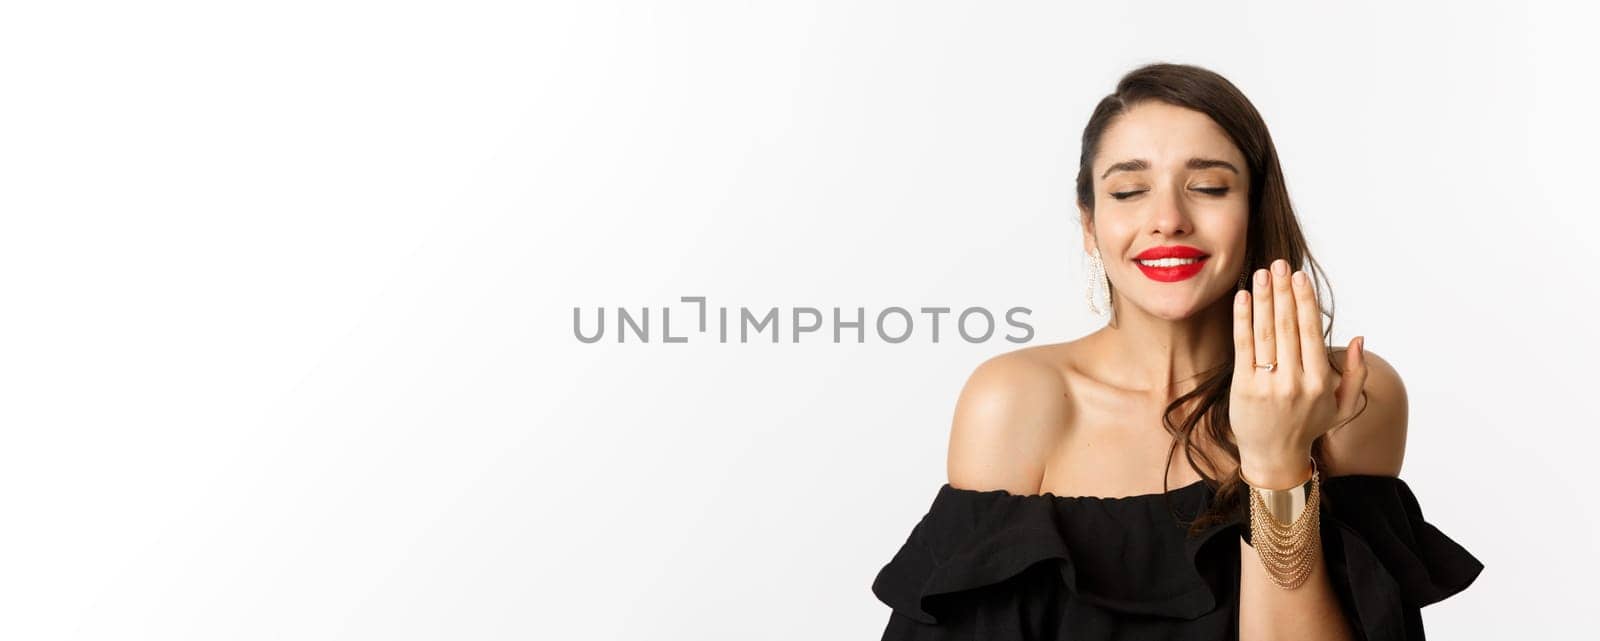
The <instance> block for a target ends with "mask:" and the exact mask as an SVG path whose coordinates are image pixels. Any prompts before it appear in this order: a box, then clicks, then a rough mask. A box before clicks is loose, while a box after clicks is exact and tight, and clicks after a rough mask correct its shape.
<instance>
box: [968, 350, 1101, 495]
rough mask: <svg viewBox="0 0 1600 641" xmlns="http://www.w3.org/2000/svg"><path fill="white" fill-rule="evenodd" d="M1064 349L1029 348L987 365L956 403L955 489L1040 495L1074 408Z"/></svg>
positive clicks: (970, 380) (974, 375)
mask: <svg viewBox="0 0 1600 641" xmlns="http://www.w3.org/2000/svg"><path fill="white" fill-rule="evenodd" d="M1056 348H1057V346H1039V347H1030V348H1025V349H1021V350H1016V351H1012V352H1007V353H1005V354H1000V355H998V356H994V357H992V358H989V359H988V360H986V361H984V362H982V363H980V364H979V365H978V366H977V368H976V369H974V370H973V372H972V374H971V375H970V376H969V377H968V378H967V382H966V385H964V386H963V387H962V389H961V394H960V396H959V397H958V398H957V400H956V409H955V418H954V420H953V422H952V424H951V428H950V452H949V460H948V474H949V476H950V485H951V486H953V487H956V488H961V489H971V490H996V489H1001V490H1007V491H1009V492H1011V493H1013V494H1035V493H1037V492H1038V490H1039V485H1040V482H1041V481H1042V480H1043V478H1044V466H1045V460H1046V456H1047V455H1048V454H1049V452H1050V449H1051V447H1052V445H1053V444H1054V443H1055V440H1056V438H1057V436H1058V435H1059V434H1060V433H1061V431H1062V428H1063V426H1064V425H1065V424H1066V422H1067V420H1068V418H1069V417H1068V414H1069V413H1070V410H1071V407H1070V405H1069V403H1068V399H1067V385H1066V382H1065V381H1064V379H1063V378H1062V374H1061V369H1060V367H1059V365H1058V364H1057V363H1055V362H1054V360H1053V359H1054V358H1056V356H1055V355H1056V354H1057V353H1058V349H1056Z"/></svg>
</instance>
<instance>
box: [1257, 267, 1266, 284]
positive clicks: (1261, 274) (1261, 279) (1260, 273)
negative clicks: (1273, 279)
mask: <svg viewBox="0 0 1600 641" xmlns="http://www.w3.org/2000/svg"><path fill="white" fill-rule="evenodd" d="M1256 285H1257V286H1259V287H1265V286H1266V285H1267V270H1265V269H1262V270H1257V271H1256Z"/></svg>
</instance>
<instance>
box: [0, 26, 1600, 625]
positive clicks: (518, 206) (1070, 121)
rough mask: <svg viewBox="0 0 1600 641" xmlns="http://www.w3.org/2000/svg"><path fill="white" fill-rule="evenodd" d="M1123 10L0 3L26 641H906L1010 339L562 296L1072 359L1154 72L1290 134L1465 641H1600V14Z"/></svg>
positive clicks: (2, 430)
mask: <svg viewBox="0 0 1600 641" xmlns="http://www.w3.org/2000/svg"><path fill="white" fill-rule="evenodd" d="M1124 4H1125V3H1093V4H1085V3H1067V2H1059V3H1054V2H1050V3H1047V2H914V3H913V2H907V3H899V4H896V3H885V2H861V1H850V2H826V3H750V2H682V3H666V2H660V3H625V4H614V3H605V2H594V1H590V2H581V3H579V2H574V3H560V4H557V3H544V4H542V5H540V6H537V7H535V6H533V4H532V3H515V2H508V3H493V4H491V3H465V2H448V3H446V2H433V3H422V2H409V3H394V2H367V3H357V2H329V1H327V0H319V1H317V2H274V3H253V4H251V5H246V4H243V3H228V4H226V5H224V4H220V3H208V2H189V3H178V2H149V3H109V2H107V3H78V2H49V3H42V2H41V3H10V4H7V5H6V6H5V8H4V9H3V12H0V216H3V228H0V287H3V289H0V305H3V308H0V310H3V311H0V349H3V352H0V372H3V373H0V435H3V442H0V637H3V638H7V639H134V638H148V639H356V638H359V639H536V638H537V639H752V638H760V639H824V638H825V639H869V638H870V639H875V638H877V636H878V635H879V634H880V633H881V630H882V626H883V623H884V622H885V620H886V619H887V616H888V613H889V610H888V608H887V607H886V606H884V605H883V604H881V603H879V602H878V601H877V600H876V599H874V598H873V595H872V594H871V593H870V591H869V586H870V583H871V581H872V579H873V577H874V575H875V574H876V572H877V571H878V569H879V568H880V567H881V566H882V565H883V564H884V563H886V562H887V561H888V560H889V558H890V556H891V555H892V554H893V552H894V551H895V549H897V548H898V546H899V545H900V544H901V543H902V542H903V541H904V539H905V536H906V534H907V533H909V531H910V529H911V527H912V526H913V525H914V524H915V522H916V520H917V519H918V518H919V517H920V516H921V515H922V513H923V512H924V511H925V510H926V508H927V507H928V503H929V501H930V500H931V499H932V497H933V493H934V491H935V490H936V489H937V487H938V486H939V485H940V484H941V483H943V482H944V480H945V477H944V454H945V447H946V437H947V435H948V429H949V420H950V413H951V410H952V408H953V404H954V401H955V397H956V393H957V391H958V390H959V389H960V386H961V384H962V383H963V382H964V381H965V379H966V376H967V375H968V374H969V373H970V372H971V370H972V368H973V367H975V366H976V365H977V364H978V363H979V362H981V361H982V360H983V359H985V358H987V357H989V356H992V355H994V354H997V353H1000V352H1003V351H1008V350H1011V349H1014V348H1016V345H1013V344H1011V343H1007V342H1005V341H1003V340H1001V339H999V338H995V339H992V340H991V341H989V342H987V343H980V344H971V343H967V342H965V341H961V340H953V337H952V335H950V334H949V333H948V331H949V330H948V328H946V334H945V335H944V336H943V337H942V339H941V342H939V343H937V344H934V343H932V342H931V341H930V340H929V336H928V334H926V333H922V332H919V333H918V334H916V338H915V339H914V340H910V341H907V342H905V343H901V344H887V343H884V342H882V341H880V340H877V339H875V338H874V337H872V336H869V337H868V338H869V340H868V341H867V342H866V343H864V344H856V343H854V342H846V343H843V344H834V343H832V342H831V338H830V337H825V336H824V337H823V339H822V340H802V342H800V343H792V342H789V340H788V339H787V338H785V340H784V341H783V342H781V343H779V344H776V345H774V344H771V343H749V344H739V343H737V342H733V343H726V344H723V343H718V342H716V341H715V340H714V338H713V337H712V336H710V335H706V336H696V337H692V338H691V339H690V340H689V342H687V343H684V344H663V343H661V342H660V340H659V337H658V340H654V341H652V342H651V343H648V344H640V343H636V342H628V343H625V344H618V343H616V342H615V341H613V340H608V341H602V342H601V343H597V344H583V343H580V342H579V341H578V340H576V339H575V338H574V335H573V332H572V309H573V308H574V307H584V308H586V309H592V308H594V307H597V306H603V307H607V308H611V309H612V310H613V313H614V310H615V308H616V307H628V308H630V309H633V310H637V309H639V308H643V307H651V308H654V310H653V313H654V314H659V308H661V307H663V306H672V307H675V314H681V315H682V316H677V317H675V318H674V321H675V326H674V334H684V333H687V332H685V331H683V330H684V329H687V328H688V323H687V318H688V317H687V312H688V310H689V309H690V308H689V307H687V306H685V305H683V304H681V303H679V302H678V299H679V297H681V296H706V297H708V299H709V302H710V304H711V305H713V306H714V307H715V306H729V307H732V308H734V309H737V308H739V307H750V308H753V309H759V310H764V309H766V308H768V307H774V306H775V307H779V308H780V309H781V310H784V311H787V310H789V309H791V308H793V307H800V306H815V307H820V308H822V309H824V310H827V309H828V308H830V307H833V306H840V307H844V308H846V309H847V310H852V309H853V308H855V307H858V306H860V307H865V308H867V310H868V313H869V314H873V313H875V312H876V311H877V310H881V309H883V308H885V307H889V306H896V305H898V306H904V307H908V308H912V309H915V308H916V307H919V306H925V305H932V306H949V307H955V308H957V309H960V308H965V307H968V306H985V307H989V308H991V309H997V310H1003V309H1005V308H1007V307H1011V306H1026V307H1029V308H1030V309H1032V310H1034V311H1033V314H1032V315H1031V317H1030V318H1029V321H1030V322H1031V323H1032V324H1033V326H1034V327H1035V329H1036V330H1037V334H1036V335H1035V336H1034V339H1033V342H1032V343H1031V344H1041V343H1045V342H1055V341H1061V340H1067V339H1070V338H1075V337H1077V336H1081V335H1082V334H1084V333H1087V332H1088V331H1091V330H1092V329H1093V328H1094V327H1096V326H1097V324H1098V323H1100V322H1103V321H1101V320H1100V319H1098V318H1096V317H1095V316H1093V315H1091V314H1090V313H1089V311H1088V310H1087V309H1086V307H1085V305H1084V303H1083V287H1084V274H1083V273H1082V269H1081V249H1080V243H1079V240H1078V234H1079V232H1078V227H1077V222H1076V220H1075V217H1074V213H1073V212H1074V210H1073V206H1072V200H1073V184H1072V180H1073V176H1074V172H1075V170H1076V162H1077V158H1078V151H1079V150H1078V146H1077V139H1078V137H1079V136H1080V135H1081V133H1082V128H1083V126H1084V123H1085V122H1086V120H1087V118H1088V115H1089V110H1090V109H1091V108H1092V106H1093V105H1094V103H1095V101H1096V100H1098V99H1099V98H1100V97H1101V96H1102V95H1104V94H1106V93H1108V92H1109V91H1111V89H1112V88H1113V86H1114V84H1115V82H1116V79H1117V78H1118V77H1119V76H1120V75H1121V74H1123V73H1125V72H1127V71H1129V70H1131V69H1133V68H1134V67H1136V66H1138V65H1140V64H1143V63H1147V62H1156V61H1167V62H1183V63H1191V64H1197V65H1201V66H1205V67H1208V68H1210V69H1213V70H1215V71H1218V72H1220V73H1222V74H1223V75H1225V76H1227V77H1228V78H1229V79H1231V80H1232V81H1233V82H1234V83H1235V84H1237V85H1238V86H1239V87H1240V88H1241V89H1242V90H1243V91H1244V92H1245V93H1246V94H1247V95H1248V96H1249V97H1250V99H1251V100H1252V101H1253V102H1254V103H1255V105H1256V106H1257V108H1258V109H1259V110H1260V111H1261V112H1262V114H1263V115H1264V117H1265V118H1266V121H1267V123H1268V125H1269V126H1270V127H1271V130H1272V135H1273V137H1274V139H1275V141H1276V143H1277V147H1278V150H1279V152H1280V153H1281V155H1282V158H1283V166H1284V170H1285V172H1286V173H1287V177H1288V180H1289V187H1290V190H1291V195H1292V197H1293V199H1294V202H1295V205H1296V206H1297V209H1298V211H1299V213H1300V215H1301V217H1302V222H1303V224H1304V226H1305V228H1306V230H1307V233H1308V234H1309V237H1310V239H1311V242H1312V243H1313V250H1314V252H1315V254H1316V256H1317V257H1318V259H1319V260H1320V261H1322V263H1323V264H1324V265H1325V266H1326V267H1327V268H1328V276H1329V278H1330V279H1331V281H1332V284H1333V288H1334V293H1335V302H1336V321H1335V336H1334V341H1335V343H1336V344H1340V345H1343V344H1345V343H1346V342H1348V341H1349V340H1350V339H1351V338H1352V337H1354V336H1357V335H1362V334H1365V335H1366V336H1368V339H1369V345H1370V347H1371V349H1372V350H1373V351H1374V352H1376V353H1378V354H1381V355H1382V356H1383V357H1384V358H1386V359H1388V360H1389V361H1390V362H1391V363H1393V364H1394V365H1395V366H1396V367H1397V368H1398V370H1399V371H1400V372H1401V375H1402V376H1403V377H1404V379H1405V381H1406V385H1407V387H1408V390H1409V394H1410V398H1411V432H1410V443H1409V447H1408V451H1407V456H1406V464H1405V471H1404V472H1403V473H1402V477H1403V478H1405V479H1406V480H1407V481H1408V482H1409V483H1410V484H1411V486H1412V487H1413V489H1414V490H1415V491H1416V492H1417V494H1418V496H1419V498H1420V500H1421V502H1422V505H1423V508H1424V510H1425V513H1426V517H1427V519H1428V521H1429V522H1431V523H1433V524H1435V525H1437V526H1438V527H1440V528H1441V529H1442V530H1443V531H1444V532H1445V533H1446V534H1448V535H1449V536H1451V537H1452V538H1454V539H1455V540H1456V541H1458V542H1460V543H1462V544H1463V545H1465V546H1466V547H1467V548H1468V549H1469V550H1470V551H1472V552H1473V553H1474V554H1475V555H1477V556H1478V557H1479V559H1480V560H1482V561H1483V562H1484V563H1485V565H1486V570H1485V571H1484V573H1483V574H1482V575H1481V576H1480V577H1479V579H1478V582H1477V583H1476V584H1474V585H1473V586H1472V587H1471V588H1470V589H1468V590H1467V591H1466V592H1463V593H1461V594H1460V595H1457V596H1455V597H1452V598H1451V599H1448V600H1446V601H1444V602H1441V603H1439V604H1437V605H1433V606H1429V607H1428V608H1427V609H1425V610H1424V611H1423V613H1424V616H1425V618H1426V621H1427V624H1428V628H1429V636H1430V637H1437V638H1440V639H1502V638H1544V639H1557V638H1578V637H1582V636H1585V635H1586V634H1587V633H1588V632H1587V631H1586V630H1585V628H1583V627H1580V626H1587V625H1588V624H1590V623H1591V622H1592V605H1591V603H1590V598H1591V597H1592V596H1593V578H1594V576H1595V575H1596V573H1597V572H1600V552H1597V549H1596V541H1597V540H1600V536H1597V535H1600V532H1597V529H1600V528H1597V520H1600V509H1597V508H1596V507H1595V506H1594V502H1593V501H1592V500H1591V499H1592V497H1593V496H1594V493H1595V489H1594V483H1595V479H1594V475H1593V474H1592V473H1591V472H1590V470H1591V469H1592V468H1591V466H1590V464H1591V462H1592V460H1593V457H1594V455H1595V445H1596V437H1595V430H1596V429H1597V428H1600V425H1597V421H1596V420H1595V419H1594V416H1595V412H1594V409H1593V407H1594V405H1593V404H1594V403H1595V402H1596V400H1597V399H1596V396H1595V394H1594V383H1595V380H1596V379H1595V375H1594V374H1593V372H1592V371H1591V365H1592V363H1593V362H1594V361H1595V360H1596V358H1597V357H1600V353H1597V351H1600V350H1597V349H1596V341H1595V337H1594V333H1593V327H1594V320H1593V316H1592V310H1593V309H1594V305H1593V302H1594V300H1595V297H1596V295H1597V293H1600V292H1597V288H1596V286H1595V284H1594V276H1595V273H1594V272H1595V265H1596V260H1597V259H1600V251H1597V241H1596V238H1597V236H1600V211H1597V210H1600V208H1597V207H1596V206H1595V204H1594V203H1595V197H1596V196H1595V185H1596V179H1595V175H1594V171H1595V169H1594V168H1595V167H1596V164H1595V153H1596V148H1597V147H1596V143H1597V142H1600V136H1597V135H1596V129H1597V127H1596V124H1595V116H1594V113H1593V105H1594V101H1595V98H1596V95H1595V90H1594V85H1593V82H1592V77H1593V72H1594V69H1593V67H1594V62H1595V60H1596V59H1597V56H1596V54H1597V50H1596V49H1597V47H1596V46H1595V44H1594V38H1593V34H1592V33H1591V31H1592V29H1591V27H1592V25H1593V21H1592V20H1591V19H1590V18H1592V16H1579V15H1574V14H1571V13H1566V11H1567V9H1566V8H1565V6H1562V5H1566V4H1573V5H1575V4H1578V3H1554V2H1550V3H1541V4H1542V6H1538V7H1533V8H1527V9H1523V8H1516V7H1511V6H1509V5H1511V4H1514V3H1493V5H1494V6H1490V5H1491V3H1482V4H1484V5H1485V6H1483V7H1479V6H1467V5H1464V4H1463V3H1442V4H1440V5H1438V6H1435V7H1432V8H1422V7H1417V6H1413V5H1409V4H1395V3H1377V2H1371V3H1360V4H1359V5H1348V6H1346V7H1344V8H1340V9H1338V10H1334V9H1331V8H1328V7H1325V6H1316V7H1315V8H1313V7H1310V6H1307V7H1305V8H1302V9H1293V8H1285V7H1282V6H1280V5H1281V4H1283V3H1268V2H1261V3H1247V4H1230V3H1203V4H1196V3H1171V4H1146V3H1141V4H1140V5H1139V6H1131V5H1130V6H1126V7H1124V6H1122V5H1124ZM1500 4H1505V5H1508V6H1504V7H1500V6H1498V5H1500ZM653 320H659V317H656V318H655V319H653ZM676 323H681V325H679V324H676ZM680 328H682V329H680ZM652 331H653V332H659V329H658V328H655V327H653V328H652ZM808 338H811V339H816V338H818V336H816V335H814V336H810V337H808Z"/></svg>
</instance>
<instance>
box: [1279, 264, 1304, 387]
mask: <svg viewBox="0 0 1600 641" xmlns="http://www.w3.org/2000/svg"><path fill="white" fill-rule="evenodd" d="M1298 318H1299V317H1298V316H1297V315H1296V314H1295V308H1294V290H1293V289H1292V288H1290V287H1289V261H1287V260H1284V259H1282V258H1279V259H1277V260H1275V261H1272V325H1273V333H1275V334H1277V335H1278V346H1277V349H1278V368H1279V369H1282V370H1285V371H1289V372H1301V371H1304V370H1302V369H1301V367H1300V321H1299V320H1297V319H1298Z"/></svg>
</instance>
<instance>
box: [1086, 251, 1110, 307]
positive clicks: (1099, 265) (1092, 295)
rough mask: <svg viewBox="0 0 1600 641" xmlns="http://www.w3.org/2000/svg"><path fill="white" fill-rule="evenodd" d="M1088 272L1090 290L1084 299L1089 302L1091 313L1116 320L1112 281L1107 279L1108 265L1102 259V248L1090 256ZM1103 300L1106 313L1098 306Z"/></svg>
mask: <svg viewBox="0 0 1600 641" xmlns="http://www.w3.org/2000/svg"><path fill="white" fill-rule="evenodd" d="M1088 272H1089V283H1088V289H1087V290H1086V291H1085V292H1084V297H1085V298H1086V299H1087V300H1088V302H1089V311H1091V312H1094V313H1095V315H1097V316H1099V315H1104V314H1108V313H1109V314H1112V315H1113V318H1115V314H1116V310H1115V309H1113V308H1112V307H1111V280H1110V279H1109V278H1107V277H1106V264H1105V261H1103V260H1101V259H1100V248H1098V247H1096V248H1095V249H1094V253H1092V254H1090V255H1089V268H1088ZM1102 298H1104V299H1105V301H1106V303H1105V311H1101V307H1100V305H1099V304H1098V301H1099V300H1100V299H1102Z"/></svg>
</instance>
